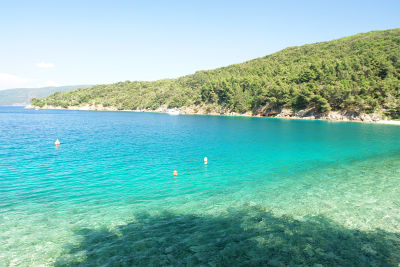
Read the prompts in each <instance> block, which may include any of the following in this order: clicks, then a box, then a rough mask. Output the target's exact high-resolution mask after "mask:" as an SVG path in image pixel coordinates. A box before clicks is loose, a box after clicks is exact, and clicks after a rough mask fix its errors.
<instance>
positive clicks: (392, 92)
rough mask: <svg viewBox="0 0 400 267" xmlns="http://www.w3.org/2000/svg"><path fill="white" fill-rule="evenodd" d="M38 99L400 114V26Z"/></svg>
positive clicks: (136, 106)
mask: <svg viewBox="0 0 400 267" xmlns="http://www.w3.org/2000/svg"><path fill="white" fill-rule="evenodd" d="M32 104H33V105H37V106H43V105H45V104H47V105H53V106H62V107H67V106H78V105H84V104H89V105H103V106H105V107H107V106H108V107H116V108H118V109H121V110H122V109H124V110H130V109H132V110H133V109H157V108H158V107H160V106H169V107H181V106H189V105H201V106H205V107H208V108H209V109H214V110H218V109H220V110H221V109H223V110H228V111H235V112H246V111H253V112H254V113H263V112H264V113H266V112H267V113H268V111H271V110H279V109H280V108H288V109H292V110H301V109H306V108H311V109H314V110H315V111H317V112H320V113H326V112H328V111H330V110H349V111H356V112H361V113H372V112H374V111H376V110H379V111H382V112H383V113H384V114H386V115H388V116H389V117H392V118H398V117H400V29H392V30H386V31H374V32H369V33H362V34H357V35H354V36H351V37H346V38H341V39H338V40H333V41H329V42H321V43H315V44H310V45H304V46H300V47H289V48H286V49H284V50H282V51H279V52H277V53H274V54H271V55H268V56H265V57H262V58H257V59H254V60H250V61H248V62H244V63H241V64H235V65H231V66H228V67H223V68H218V69H215V70H209V71H198V72H196V73H195V74H192V75H188V76H184V77H181V78H177V79H166V80H159V81H153V82H145V81H135V82H130V81H126V82H119V83H115V84H108V85H95V86H92V87H89V88H81V89H78V90H75V91H70V92H64V93H55V94H53V95H51V96H49V97H46V98H40V99H33V100H32Z"/></svg>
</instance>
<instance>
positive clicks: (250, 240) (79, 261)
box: [56, 206, 400, 266]
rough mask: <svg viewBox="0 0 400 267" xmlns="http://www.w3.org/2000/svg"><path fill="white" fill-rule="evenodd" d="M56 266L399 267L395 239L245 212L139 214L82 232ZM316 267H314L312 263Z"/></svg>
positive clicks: (254, 209) (399, 244) (320, 220)
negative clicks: (114, 226)
mask: <svg viewBox="0 0 400 267" xmlns="http://www.w3.org/2000/svg"><path fill="white" fill-rule="evenodd" d="M77 234H79V235H80V236H81V237H82V241H81V243H80V244H78V245H77V246H73V245H71V247H69V248H66V250H67V255H66V256H64V257H62V258H59V259H58V260H57V262H56V266H103V265H104V266H163V265H171V266H198V265H204V266H266V265H267V266H287V265H302V266H313V265H314V264H322V265H323V266H337V265H342V266H398V263H399V262H400V234H395V233H387V232H384V231H376V232H370V233H366V232H361V231H357V230H349V229H346V228H344V227H342V226H340V225H338V224H336V223H334V222H332V221H329V220H327V219H326V218H324V217H310V218H307V219H304V220H302V221H298V220H295V219H293V218H291V217H276V216H274V215H273V214H271V213H270V212H268V211H266V210H265V209H264V208H263V207H259V206H246V207H243V208H242V209H232V210H228V212H227V213H226V214H224V215H220V216H198V215H174V214H172V213H168V212H165V213H163V214H161V215H157V216H150V215H148V214H141V215H140V216H137V217H135V221H134V222H132V223H129V224H127V225H124V226H120V227H119V228H118V229H117V230H115V231H112V232H111V231H109V230H106V229H103V230H92V229H83V230H81V231H79V232H78V233H77ZM316 266H318V265H316Z"/></svg>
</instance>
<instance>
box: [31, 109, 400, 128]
mask: <svg viewBox="0 0 400 267" xmlns="http://www.w3.org/2000/svg"><path fill="white" fill-rule="evenodd" d="M25 108H26V109H48V110H81V111H126V112H151V113H167V111H168V108H167V107H160V108H158V109H155V110H154V109H136V110H120V109H118V108H115V107H104V106H102V105H97V106H93V105H92V106H89V105H85V106H68V107H66V108H64V107H61V106H51V105H45V106H43V107H39V106H33V105H27V106H25ZM177 110H178V111H179V113H180V114H182V115H213V116H232V117H259V118H260V117H265V118H278V119H299V120H321V121H332V122H361V123H372V124H387V125H400V121H395V120H387V119H382V116H381V115H380V114H377V113H373V114H358V113H356V112H348V111H331V112H329V113H327V114H321V113H316V112H315V111H313V110H311V109H308V110H300V111H298V112H294V111H292V110H289V109H281V110H279V111H273V112H269V113H267V112H263V111H259V112H250V111H248V112H245V113H238V112H231V111H228V110H223V109H219V110H218V111H216V110H214V109H209V108H206V107H204V106H184V107H180V108H177Z"/></svg>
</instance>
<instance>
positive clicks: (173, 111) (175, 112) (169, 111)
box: [167, 108, 179, 115]
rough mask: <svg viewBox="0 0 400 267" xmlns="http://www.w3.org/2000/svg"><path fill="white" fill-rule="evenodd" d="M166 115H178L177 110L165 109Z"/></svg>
mask: <svg viewBox="0 0 400 267" xmlns="http://www.w3.org/2000/svg"><path fill="white" fill-rule="evenodd" d="M167 113H168V114H169V115H179V110H178V109H177V108H170V109H167Z"/></svg>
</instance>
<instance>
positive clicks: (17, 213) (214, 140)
mask: <svg viewBox="0 0 400 267" xmlns="http://www.w3.org/2000/svg"><path fill="white" fill-rule="evenodd" d="M399 136H400V127H399V126H392V125H374V124H363V123H348V122H326V121H305V120H285V119H269V118H244V117H224V116H196V115H179V116H169V115H167V114H156V113H136V112H95V111H62V110H26V109H23V108H21V107H0V265H1V266H3V265H5V266H8V265H10V266H20V265H23V266H37V265H40V264H42V265H53V264H58V265H70V264H87V265H102V264H105V265H107V264H108V265H124V264H125V265H151V264H153V265H169V264H172V265H179V264H183V265H200V264H208V265H211V266H212V265H213V264H214V265H224V264H225V265H230V264H232V263H242V264H255V265H257V264H260V265H263V264H270V265H273V263H274V262H269V261H271V259H272V260H275V261H276V262H278V265H279V264H284V265H285V264H292V263H293V264H294V263H296V262H298V263H300V264H301V263H303V264H304V263H305V262H309V263H318V262H320V261H321V260H324V262H320V263H321V264H328V265H330V264H331V265H332V264H333V265H336V264H342V265H343V264H345V265H346V263H349V264H355V263H360V265H363V264H362V263H364V262H365V263H371V262H374V261H375V262H376V263H377V264H378V263H379V264H382V263H385V264H388V265H391V264H393V265H394V266H397V265H396V264H397V263H398V262H400V260H399V257H400V254H399V253H400V252H399V251H400V236H399V232H400V230H399V229H400V187H399V185H400V178H399V177H400V171H399V170H400V142H399ZM57 138H58V139H59V140H60V141H61V145H60V146H59V147H55V146H54V141H55V140H56V139H57ZM205 156H207V157H208V164H207V165H205V164H204V163H203V158H204V157H205ZM174 170H177V171H178V176H177V177H176V178H174V176H173V175H172V172H173V171H174ZM254 218H256V219H255V221H254V220H253V219H254ZM257 218H258V219H257ZM309 218H314V219H315V218H318V220H316V219H315V220H316V221H314V219H313V220H312V223H313V224H311V222H309V220H310V219H309ZM235 220H238V221H235ZM257 220H258V221H257ZM292 221H295V222H297V223H300V226H299V227H300V228H296V227H297V226H296V225H295V226H293V225H292V224H291V223H292ZM177 222H178V223H177ZM260 222H264V224H263V225H259V224H260ZM288 222H291V223H288ZM176 223H177V224H176ZM170 224H172V225H175V224H176V225H175V226H174V227H172V228H171V226H170ZM308 224H310V225H311V226H312V227H311V226H310V225H308ZM154 225H161V226H160V227H158V228H153V227H154ZM213 225H214V227H213ZM279 225H280V227H281V228H280V230H279V231H272V232H268V231H269V230H268V231H267V230H266V229H270V228H271V227H272V228H274V227H278V226H279ZM282 225H283V226H282ZM254 228H257V229H258V228H260V229H259V230H258V231H259V232H252V231H250V230H249V229H254ZM332 228H333V229H332ZM179 229H183V232H182V231H180V230H179ZM311 229H314V230H311ZM315 229H317V230H315ZM378 229H380V230H381V231H383V232H384V233H385V237H384V238H383V239H382V240H389V239H390V240H392V241H391V243H390V244H386V243H385V242H384V241H382V242H380V243H379V242H378V243H372V241H368V240H376V239H377V238H376V237H375V236H370V235H372V234H375V233H376V231H378ZM289 230H290V231H292V232H296V231H297V232H298V235H299V237H298V238H299V240H302V242H297V243H296V242H295V243H292V241H293V240H292V237H293V236H292V235H286V232H287V231H289ZM232 231H233V232H234V233H235V234H232ZM265 231H266V232H265ZM313 231H314V232H313ZM324 231H336V232H339V233H341V234H340V235H345V236H347V235H350V236H351V237H353V239H354V242H356V243H357V242H358V243H360V244H361V243H362V242H364V241H365V244H361V245H360V247H357V246H354V245H353V243H348V240H349V239H350V240H351V241H352V242H353V239H351V238H349V237H348V238H347V239H345V240H346V243H343V244H342V247H346V246H348V247H349V249H348V253H347V254H346V253H344V254H343V255H338V254H339V253H338V252H337V251H336V250H335V246H333V245H332V246H330V245H329V244H330V243H335V242H344V241H343V240H341V241H338V240H340V237H338V236H334V237H332V240H328V241H329V242H328V241H327V242H326V243H327V244H328V245H326V244H321V245H320V246H321V247H320V250H322V251H324V252H321V253H319V252H318V251H319V250H318V245H315V244H314V243H313V242H311V241H307V242H308V243H307V242H306V240H308V239H304V240H303V239H302V238H311V239H313V240H314V239H315V240H319V241H318V242H319V243H321V240H324V241H326V239H327V237H325V236H323V235H321V233H324ZM352 231H359V232H361V233H365V235H366V236H365V237H360V238H361V239H360V240H358V239H357V238H358V237H357V238H356V237H354V236H353V234H352V233H353V232H352ZM188 233H190V234H188ZM199 233H201V235H202V237H200V236H199V235H200V234H199ZM282 233H285V235H284V236H282ZM213 235H216V236H213ZM270 235H272V237H271V236H270ZM110 236H111V237H114V238H111V237H110ZM227 236H234V237H232V238H233V239H229V238H228V239H226V240H225V241H224V242H225V243H223V244H221V246H217V247H216V244H217V243H218V242H222V241H218V239H220V240H224V239H223V238H226V237H227ZM235 236H236V237H235ZM310 236H311V237H310ZM205 237H208V239H207V238H205ZM267 237H268V238H267ZM275 237H276V238H277V239H276V240H275V239H274V238H275ZM109 238H111V240H110V239H109ZM174 238H178V239H179V240H180V241H177V240H175V241H173V240H174ZM204 238H205V239H204ZM321 238H322V239H321ZM396 238H399V239H396ZM253 239H254V240H257V241H254V240H253ZM261 239H262V240H261ZM270 239H271V240H270ZM328 239H329V238H328ZM93 240H95V241H93ZM149 240H152V241H149ZM182 240H186V241H182ZM199 240H200V241H199ZM204 240H207V241H204ZM243 240H252V241H251V242H256V243H252V245H253V246H254V244H256V245H255V247H257V250H252V249H248V247H249V244H248V243H245V244H241V242H242V241H243ZM277 240H278V241H277ZM393 240H394V241H393ZM334 241H335V242H334ZM361 241H362V242H361ZM179 242H181V243H182V242H183V243H182V244H181V243H179ZM248 242H250V241H248ZM293 242H294V241H293ZM318 242H317V243H318ZM322 243H324V242H322ZM176 244H181V245H180V247H179V248H178V247H175V245H176ZM218 244H219V243H218ZM233 244H235V246H236V247H234V245H233ZM271 244H275V246H274V247H273V249H272V250H271V248H270V246H271ZM277 244H281V245H279V246H278V245H277ZM308 245H309V246H308ZM326 246H328V247H326ZM193 247H195V248H193ZM198 247H200V248H198ZM122 248H124V249H126V248H130V250H129V251H128V252H121V249H122ZM124 249H123V250H124ZM336 249H337V248H336ZM354 249H356V251H353V250H354ZM383 249H386V250H387V251H382V250H383ZM292 250H293V251H292ZM328 250H329V251H328ZM239 251H242V252H241V253H239ZM243 251H250V252H246V253H248V254H246V253H244V252H243ZM285 251H286V252H285ZM287 251H289V252H290V253H289V252H287ZM299 251H300V252H299ZM304 251H306V252H304ZM309 251H311V252H309ZM224 253H225V254H224ZM243 253H244V254H246V255H244V254H243ZM285 253H286V254H287V253H289V254H290V255H291V256H288V255H289V254H287V255H286V254H285ZM296 253H297V254H296ZM329 253H333V254H334V255H335V257H336V258H335V257H333V256H332V255H331V254H329ZM260 255H264V256H260ZM284 255H286V257H285V256H284ZM293 255H295V256H293ZM310 255H311V256H310ZM324 255H325V256H324ZM326 255H330V256H331V257H329V256H326ZM278 256H279V257H278ZM293 257H294V258H293ZM268 262H269V263H268Z"/></svg>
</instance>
